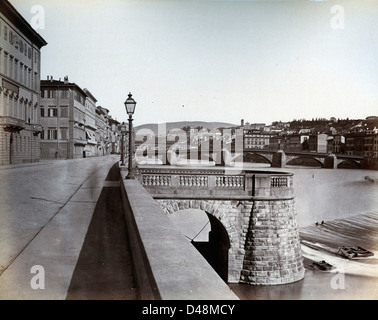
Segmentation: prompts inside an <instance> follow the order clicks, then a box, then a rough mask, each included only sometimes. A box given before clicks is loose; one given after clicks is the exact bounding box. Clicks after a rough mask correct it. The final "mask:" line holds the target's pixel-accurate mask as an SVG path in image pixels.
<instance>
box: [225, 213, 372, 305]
mask: <svg viewBox="0 0 378 320" xmlns="http://www.w3.org/2000/svg"><path fill="white" fill-rule="evenodd" d="M300 239H301V246H302V254H303V258H304V265H305V269H306V272H305V278H304V279H303V280H300V281H298V282H295V283H291V284H287V285H279V286H251V285H245V284H230V288H231V289H232V290H233V291H234V292H235V293H236V294H237V295H238V297H239V298H240V299H242V300H277V299H279V300H320V299H321V300H346V299H352V300H362V299H363V300H376V299H377V298H378V212H375V211H374V212H366V213H363V214H358V215H353V216H350V217H347V218H343V219H336V220H332V221H324V224H319V225H314V226H309V227H304V228H301V229H300ZM339 246H361V247H363V248H365V249H367V250H369V251H372V252H373V253H374V256H372V257H368V258H361V259H358V260H349V259H346V258H344V257H341V256H340V255H338V254H337V252H338V247H339ZM323 260H324V261H326V262H327V263H329V264H330V265H332V268H331V270H329V271H325V272H324V271H320V270H317V269H315V268H314V267H313V265H312V263H313V262H314V261H323Z"/></svg>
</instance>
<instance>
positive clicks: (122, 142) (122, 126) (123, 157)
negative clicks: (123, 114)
mask: <svg viewBox="0 0 378 320" xmlns="http://www.w3.org/2000/svg"><path fill="white" fill-rule="evenodd" d="M120 129H121V166H124V165H125V132H126V124H125V123H124V122H122V124H121V126H120Z"/></svg>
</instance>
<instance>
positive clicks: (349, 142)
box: [345, 133, 378, 157]
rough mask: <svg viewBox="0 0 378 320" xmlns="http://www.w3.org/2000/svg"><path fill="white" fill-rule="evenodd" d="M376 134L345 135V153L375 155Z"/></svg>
mask: <svg viewBox="0 0 378 320" xmlns="http://www.w3.org/2000/svg"><path fill="white" fill-rule="evenodd" d="M377 140H378V134H366V133H351V134H348V135H346V136H345V148H346V153H347V155H355V156H364V157H376V156H377V155H378V142H377Z"/></svg>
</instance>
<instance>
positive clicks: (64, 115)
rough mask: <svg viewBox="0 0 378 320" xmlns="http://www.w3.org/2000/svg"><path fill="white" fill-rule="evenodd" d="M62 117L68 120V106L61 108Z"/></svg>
mask: <svg viewBox="0 0 378 320" xmlns="http://www.w3.org/2000/svg"><path fill="white" fill-rule="evenodd" d="M60 116H61V117H62V118H68V107H67V106H62V107H60Z"/></svg>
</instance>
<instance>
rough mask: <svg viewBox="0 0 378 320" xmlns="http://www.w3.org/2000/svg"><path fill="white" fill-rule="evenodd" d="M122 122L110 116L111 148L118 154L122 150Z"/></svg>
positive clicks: (113, 152) (112, 151) (111, 151)
mask: <svg viewBox="0 0 378 320" xmlns="http://www.w3.org/2000/svg"><path fill="white" fill-rule="evenodd" d="M120 125H121V124H120V123H119V122H118V121H117V120H115V119H113V118H112V117H111V116H109V126H110V141H111V150H110V153H112V154H117V153H120V152H121V138H122V133H121V128H120Z"/></svg>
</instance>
